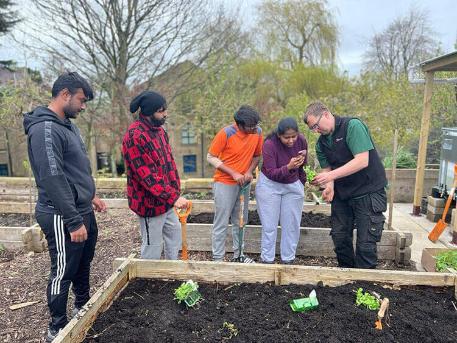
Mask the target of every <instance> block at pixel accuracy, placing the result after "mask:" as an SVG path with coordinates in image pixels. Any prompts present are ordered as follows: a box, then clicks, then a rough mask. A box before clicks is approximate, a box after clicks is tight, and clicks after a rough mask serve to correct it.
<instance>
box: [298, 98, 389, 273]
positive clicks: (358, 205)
mask: <svg viewBox="0 0 457 343" xmlns="http://www.w3.org/2000/svg"><path fill="white" fill-rule="evenodd" d="M303 119H304V121H305V124H307V125H308V127H309V129H310V130H312V131H316V132H318V133H320V137H319V140H318V141H317V144H316V155H317V158H318V160H319V163H320V165H321V167H322V169H323V172H321V173H319V174H318V175H316V177H315V178H314V180H313V184H316V185H319V186H321V187H324V191H323V192H322V197H323V198H324V200H326V201H329V202H331V203H332V212H331V219H332V230H331V235H332V240H333V243H334V246H335V253H336V257H337V259H338V265H339V266H340V267H350V268H352V267H356V268H376V265H377V262H378V258H377V246H376V243H377V242H379V241H380V240H381V236H382V230H383V227H384V221H385V217H384V215H383V212H384V211H386V210H387V197H386V191H385V187H386V185H387V178H386V172H385V170H384V166H383V165H382V163H381V160H380V158H379V155H378V153H377V151H376V148H375V146H374V143H373V140H372V139H371V136H370V133H369V131H368V127H367V126H366V125H365V124H364V123H363V122H362V121H361V120H359V119H357V118H351V117H338V116H334V115H332V113H330V111H329V110H328V109H327V107H326V106H325V105H324V104H322V103H320V102H315V103H312V104H310V105H309V106H308V107H307V109H306V111H305V115H304V118H303ZM354 227H355V228H356V229H357V242H356V249H355V253H354V248H353V243H352V234H353V229H354Z"/></svg>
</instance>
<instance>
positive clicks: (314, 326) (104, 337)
mask: <svg viewBox="0 0 457 343" xmlns="http://www.w3.org/2000/svg"><path fill="white" fill-rule="evenodd" d="M180 284H181V282H177V281H176V282H165V281H157V280H144V279H137V280H135V281H133V282H131V283H129V285H128V287H127V288H126V289H125V290H124V291H123V292H122V293H121V295H120V296H119V298H118V299H117V300H116V301H115V302H114V303H113V305H112V306H111V307H110V308H109V310H108V311H106V312H105V313H103V314H101V315H100V316H99V317H98V319H97V320H96V322H95V323H94V325H93V327H92V328H91V329H90V330H89V332H88V335H87V337H86V340H85V341H86V342H127V341H128V342H202V341H206V342H223V341H231V342H303V341H306V342H414V343H416V342H421V341H424V342H453V341H455V337H456V336H455V335H456V334H457V329H456V327H455V323H456V322H457V311H456V310H455V308H454V306H453V304H452V301H454V303H455V299H453V290H452V289H450V288H432V287H414V288H411V289H409V288H406V289H402V290H398V289H390V288H383V287H381V286H380V285H376V284H373V283H367V282H357V283H355V284H347V285H343V286H339V287H323V286H311V285H300V286H299V285H286V286H275V285H272V284H232V285H219V284H205V283H200V284H199V285H200V287H199V291H200V293H201V294H202V296H203V300H202V301H201V302H200V303H199V304H198V305H197V306H196V307H194V308H189V309H188V308H186V306H185V305H184V304H178V303H177V302H176V301H175V300H174V294H173V293H174V289H176V288H177V287H178V286H179V285H180ZM359 287H362V288H363V289H366V290H369V291H375V292H377V293H379V294H381V295H382V296H383V297H388V298H389V300H390V308H389V311H388V314H387V315H386V320H385V322H386V323H387V324H384V325H383V326H384V328H383V330H382V331H379V330H376V329H375V328H374V322H375V320H376V313H377V312H376V311H370V310H368V309H366V308H364V307H357V306H356V305H355V297H356V294H355V291H356V290H357V289H358V288H359ZM312 289H315V290H316V292H317V297H318V300H319V307H318V308H317V309H316V310H314V311H312V312H307V313H296V312H293V311H292V310H291V307H290V306H289V301H290V300H292V299H294V298H301V297H306V296H307V295H308V294H309V292H310V291H311V290H312Z"/></svg>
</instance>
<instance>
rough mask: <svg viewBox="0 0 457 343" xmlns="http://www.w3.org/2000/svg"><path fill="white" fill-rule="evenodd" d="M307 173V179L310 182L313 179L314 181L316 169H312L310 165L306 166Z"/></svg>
mask: <svg viewBox="0 0 457 343" xmlns="http://www.w3.org/2000/svg"><path fill="white" fill-rule="evenodd" d="M305 173H306V181H308V183H311V181H313V179H314V178H315V177H316V175H317V173H316V171H315V170H313V169H311V167H310V166H305Z"/></svg>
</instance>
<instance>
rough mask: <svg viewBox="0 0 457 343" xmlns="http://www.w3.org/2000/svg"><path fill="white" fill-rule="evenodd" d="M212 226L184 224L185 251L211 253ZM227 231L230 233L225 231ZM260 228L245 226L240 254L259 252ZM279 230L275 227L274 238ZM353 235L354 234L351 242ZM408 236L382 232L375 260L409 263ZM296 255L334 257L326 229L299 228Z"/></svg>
mask: <svg viewBox="0 0 457 343" xmlns="http://www.w3.org/2000/svg"><path fill="white" fill-rule="evenodd" d="M211 230H212V224H195V223H188V224H187V248H188V249H189V251H211ZM229 231H230V230H229ZM261 231H262V227H261V226H260V225H247V226H246V228H245V236H244V244H245V246H244V251H245V252H246V253H248V254H249V253H251V254H252V253H255V254H258V253H260V243H261V234H262V232H261ZM280 233H281V228H280V227H278V237H280V235H281V234H280ZM356 236H357V233H356V232H354V242H355V237H356ZM411 244H412V234H411V233H409V232H401V231H397V230H387V229H384V232H383V234H382V239H381V241H380V242H379V243H378V258H379V259H380V260H387V261H395V262H396V263H397V265H404V264H409V260H410V259H411V248H410V246H411ZM279 245H280V240H279V238H278V240H277V242H276V251H277V252H279ZM225 249H226V251H227V252H233V246H232V242H231V240H226V245H225ZM297 256H323V257H335V256H336V255H335V252H334V250H333V241H332V238H331V236H330V228H310V227H302V228H301V229H300V240H299V242H298V246H297Z"/></svg>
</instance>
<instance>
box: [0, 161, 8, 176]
mask: <svg viewBox="0 0 457 343" xmlns="http://www.w3.org/2000/svg"><path fill="white" fill-rule="evenodd" d="M0 176H8V165H7V164H0Z"/></svg>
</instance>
